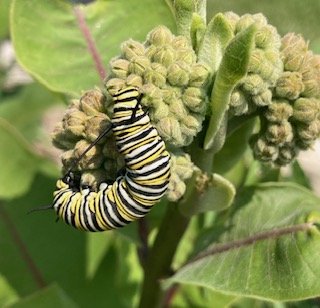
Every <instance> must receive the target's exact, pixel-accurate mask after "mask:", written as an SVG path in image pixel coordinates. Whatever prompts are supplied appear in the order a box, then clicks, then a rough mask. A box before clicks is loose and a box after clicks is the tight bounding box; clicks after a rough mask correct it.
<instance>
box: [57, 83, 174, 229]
mask: <svg viewBox="0 0 320 308" xmlns="http://www.w3.org/2000/svg"><path fill="white" fill-rule="evenodd" d="M140 97H141V95H140V93H139V91H138V90H137V89H136V88H134V87H128V88H125V89H123V90H120V91H119V92H117V93H116V94H115V95H114V96H113V100H114V114H113V117H112V120H111V123H112V124H111V127H110V128H109V129H107V130H106V131H104V132H103V133H102V134H101V135H100V136H99V137H98V138H97V140H96V141H95V142H94V144H96V143H97V142H98V141H99V140H100V139H102V137H103V136H105V135H106V134H107V133H108V132H109V131H110V130H111V129H112V130H113V133H114V135H115V139H116V145H117V148H118V150H119V152H120V153H121V154H122V155H123V156H124V160H125V168H126V170H125V173H124V175H122V176H119V177H118V178H117V179H116V180H115V181H114V182H113V183H112V184H107V183H101V184H100V187H99V190H98V191H97V192H96V191H93V190H92V189H91V188H90V187H89V186H81V185H80V181H79V180H77V179H76V178H75V176H74V173H73V172H72V167H71V168H70V169H69V171H68V172H67V174H66V175H65V176H64V177H63V178H61V179H59V180H58V181H57V184H56V187H57V189H56V191H55V192H54V200H53V205H52V206H51V208H53V209H54V210H55V211H56V213H57V215H58V217H60V218H61V219H63V220H64V221H65V222H66V223H67V224H69V225H72V226H74V227H75V228H77V229H81V230H86V231H105V230H110V229H115V228H120V227H123V226H125V225H127V224H128V223H130V222H131V221H133V220H136V219H139V218H142V217H143V216H145V215H146V214H147V213H148V212H149V211H150V209H151V207H152V206H153V205H154V204H155V203H157V202H158V201H159V200H160V199H161V197H162V196H163V195H164V193H165V192H166V190H167V187H168V183H169V179H170V155H169V153H168V152H167V150H166V148H165V144H164V142H163V140H162V139H161V137H160V136H159V134H158V132H157V130H156V129H155V128H154V127H153V126H152V125H151V123H150V118H149V116H148V114H147V113H145V112H144V111H143V109H142V107H141V104H140ZM92 146H93V144H91V146H90V147H88V148H87V149H86V151H85V152H84V153H82V155H81V156H80V157H79V159H78V160H77V161H76V163H77V162H79V160H80V159H81V158H82V157H83V156H84V154H85V153H86V152H88V151H89V150H90V149H91V148H92Z"/></svg>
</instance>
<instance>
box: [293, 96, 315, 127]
mask: <svg viewBox="0 0 320 308" xmlns="http://www.w3.org/2000/svg"><path fill="white" fill-rule="evenodd" d="M319 115H320V100H318V99H315V98H303V97H301V98H299V99H297V100H296V101H295V102H294V105H293V117H294V119H295V120H297V121H300V122H304V123H310V122H313V121H314V120H315V119H316V118H317V117H318V116H319Z"/></svg>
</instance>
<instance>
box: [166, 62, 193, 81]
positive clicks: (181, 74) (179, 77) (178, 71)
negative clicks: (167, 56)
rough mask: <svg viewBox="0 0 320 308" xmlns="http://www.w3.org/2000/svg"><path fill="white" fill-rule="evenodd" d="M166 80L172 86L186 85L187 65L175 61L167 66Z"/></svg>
mask: <svg viewBox="0 0 320 308" xmlns="http://www.w3.org/2000/svg"><path fill="white" fill-rule="evenodd" d="M168 81H169V82H170V84H171V85H173V86H179V87H182V86H186V85H187V84H188V82H189V71H188V66H187V65H185V63H184V62H181V61H177V62H175V63H174V64H172V65H170V67H169V68H168Z"/></svg>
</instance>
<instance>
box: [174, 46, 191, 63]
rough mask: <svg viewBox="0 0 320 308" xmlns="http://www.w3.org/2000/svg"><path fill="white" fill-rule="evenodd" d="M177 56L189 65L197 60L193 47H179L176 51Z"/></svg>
mask: <svg viewBox="0 0 320 308" xmlns="http://www.w3.org/2000/svg"><path fill="white" fill-rule="evenodd" d="M176 58H177V59H178V60H179V61H182V62H184V63H186V64H188V65H191V64H192V63H194V62H195V61H196V55H195V53H194V51H193V49H192V48H184V49H179V50H177V52H176Z"/></svg>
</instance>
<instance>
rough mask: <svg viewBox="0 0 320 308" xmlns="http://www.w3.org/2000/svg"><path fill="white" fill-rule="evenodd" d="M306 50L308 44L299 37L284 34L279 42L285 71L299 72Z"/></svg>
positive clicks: (293, 34)
mask: <svg viewBox="0 0 320 308" xmlns="http://www.w3.org/2000/svg"><path fill="white" fill-rule="evenodd" d="M307 50H308V44H307V43H306V42H305V40H304V39H303V37H302V36H301V35H297V34H295V33H288V34H286V35H285V36H284V37H283V38H282V40H281V58H282V61H283V64H284V69H285V70H286V71H291V72H294V71H299V69H300V67H301V64H302V62H303V60H304V57H305V54H306V52H307Z"/></svg>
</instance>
